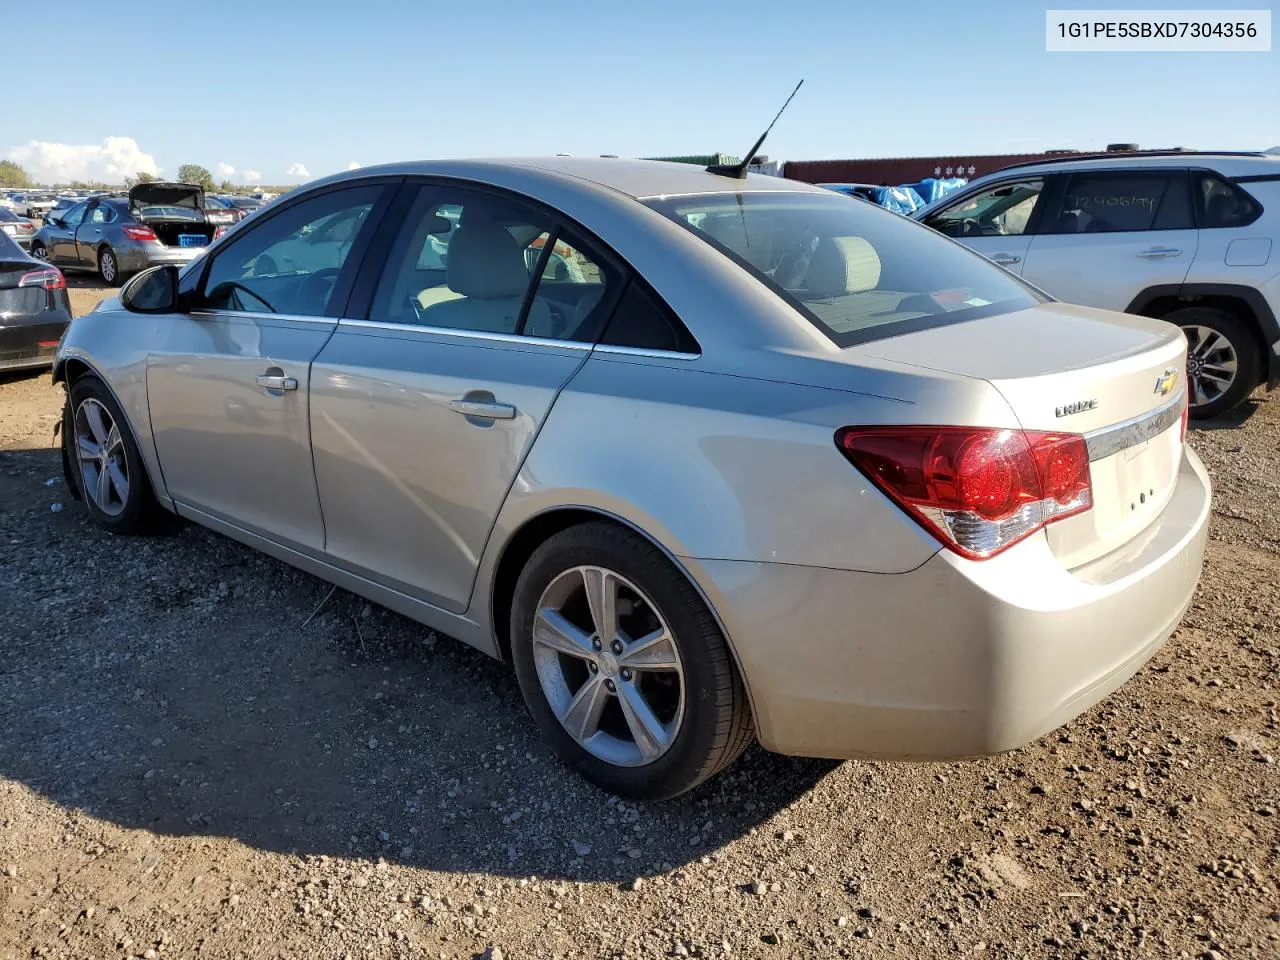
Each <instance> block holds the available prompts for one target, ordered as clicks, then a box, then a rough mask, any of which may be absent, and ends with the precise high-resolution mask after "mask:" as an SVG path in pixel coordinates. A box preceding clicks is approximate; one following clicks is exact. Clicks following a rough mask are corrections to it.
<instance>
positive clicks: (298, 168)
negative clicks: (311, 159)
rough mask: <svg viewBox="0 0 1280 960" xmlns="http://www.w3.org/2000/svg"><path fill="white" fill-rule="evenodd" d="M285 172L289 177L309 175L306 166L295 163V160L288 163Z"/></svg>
mask: <svg viewBox="0 0 1280 960" xmlns="http://www.w3.org/2000/svg"><path fill="white" fill-rule="evenodd" d="M285 174H286V175H288V176H290V177H309V176H311V172H310V171H309V170H307V168H306V167H304V166H303V165H302V164H300V163H297V162H294V163H291V164H289V169H288V170H286V171H285Z"/></svg>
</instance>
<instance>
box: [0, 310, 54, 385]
mask: <svg viewBox="0 0 1280 960" xmlns="http://www.w3.org/2000/svg"><path fill="white" fill-rule="evenodd" d="M51 313H52V316H53V317H55V318H57V319H54V320H52V321H50V322H44V323H32V322H25V323H18V324H9V325H0V370H27V369H36V368H39V367H49V366H52V365H53V358H54V354H56V353H57V351H58V341H59V340H60V339H61V338H62V334H63V331H64V330H66V327H67V320H66V319H65V318H64V317H62V316H61V315H60V314H59V313H57V312H55V311H51ZM41 344H45V346H41Z"/></svg>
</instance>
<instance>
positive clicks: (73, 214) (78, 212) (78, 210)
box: [62, 203, 89, 227]
mask: <svg viewBox="0 0 1280 960" xmlns="http://www.w3.org/2000/svg"><path fill="white" fill-rule="evenodd" d="M88 206H89V205H88V204H85V203H77V204H76V205H75V206H74V207H72V208H71V209H70V210H68V211H67V212H66V213H64V214H63V215H62V222H63V224H65V225H66V226H68V227H75V226H78V225H79V224H80V221H81V220H83V219H84V212H85V210H87V209H88Z"/></svg>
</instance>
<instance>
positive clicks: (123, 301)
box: [120, 264, 178, 313]
mask: <svg viewBox="0 0 1280 960" xmlns="http://www.w3.org/2000/svg"><path fill="white" fill-rule="evenodd" d="M120 305H121V306H122V307H124V308H125V309H126V310H130V311H132V312H133V313H175V312H177V310H178V268H177V267H175V266H173V264H165V265H163V266H159V267H152V268H151V269H149V270H143V271H142V272H141V273H139V274H138V275H137V276H135V277H134V278H133V279H132V280H130V281H129V282H128V283H126V284H125V285H124V288H123V289H122V290H121V291H120Z"/></svg>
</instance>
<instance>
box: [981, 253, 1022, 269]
mask: <svg viewBox="0 0 1280 960" xmlns="http://www.w3.org/2000/svg"><path fill="white" fill-rule="evenodd" d="M989 259H990V260H991V262H992V263H998V264H1000V266H1002V267H1007V266H1009V264H1011V263H1021V262H1022V258H1021V257H1015V256H1014V255H1013V254H1012V253H993V254H992V255H991V256H990V258H989Z"/></svg>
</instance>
